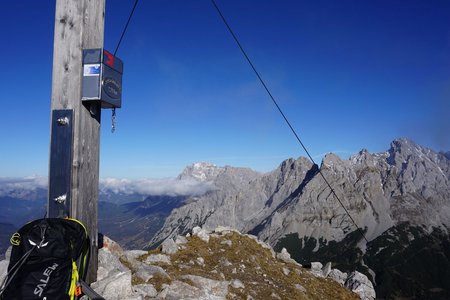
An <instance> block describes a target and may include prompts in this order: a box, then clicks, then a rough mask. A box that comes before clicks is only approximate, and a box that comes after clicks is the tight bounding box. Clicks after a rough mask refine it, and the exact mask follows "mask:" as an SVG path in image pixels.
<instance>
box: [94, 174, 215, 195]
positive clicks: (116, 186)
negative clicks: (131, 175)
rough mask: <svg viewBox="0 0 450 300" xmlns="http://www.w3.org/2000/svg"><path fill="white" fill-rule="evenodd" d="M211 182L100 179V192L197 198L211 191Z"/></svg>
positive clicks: (174, 179)
mask: <svg viewBox="0 0 450 300" xmlns="http://www.w3.org/2000/svg"><path fill="white" fill-rule="evenodd" d="M213 187H214V186H213V184H212V183H211V182H199V181H196V180H193V179H181V180H180V179H176V178H167V179H137V180H130V179H118V178H102V179H100V191H101V192H105V193H106V192H108V191H109V192H113V193H116V194H117V193H124V194H133V193H137V194H143V195H169V196H180V195H183V196H199V195H203V194H205V193H206V192H207V191H209V190H211V189H213Z"/></svg>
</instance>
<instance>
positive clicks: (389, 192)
mask: <svg viewBox="0 0 450 300" xmlns="http://www.w3.org/2000/svg"><path fill="white" fill-rule="evenodd" d="M202 169H205V170H207V171H206V172H204V173H202ZM191 174H192V175H191ZM182 176H192V177H194V178H197V179H198V180H205V181H206V180H209V181H211V182H212V183H213V186H214V188H213V189H212V190H211V191H209V192H207V193H206V194H204V195H202V196H199V197H196V198H195V199H193V201H189V203H186V204H185V205H183V206H181V207H178V208H175V209H174V210H173V211H172V212H171V214H170V215H169V216H168V217H167V218H166V220H165V223H164V225H163V227H162V228H161V229H160V230H159V231H158V232H157V234H156V235H155V236H154V237H153V239H152V240H151V242H150V243H149V245H148V247H149V248H151V247H154V246H155V245H158V244H160V243H161V242H162V241H164V240H165V239H167V238H171V237H174V236H175V235H177V234H185V233H187V232H189V231H190V230H192V228H194V227H195V226H202V227H204V228H207V229H213V228H215V227H217V226H219V225H222V226H230V227H232V228H235V229H237V230H239V231H241V232H249V233H252V234H254V235H257V236H258V238H260V239H261V240H263V241H265V242H267V243H269V244H270V245H272V246H273V247H275V249H276V250H281V249H282V248H286V249H288V251H289V252H290V253H292V255H293V257H294V258H295V259H297V260H298V261H299V262H300V263H307V261H311V260H323V261H335V262H336V263H337V264H338V267H339V268H342V269H343V270H344V271H351V269H352V268H353V269H355V268H356V269H358V270H360V271H361V272H363V273H365V274H367V275H368V276H369V277H370V278H371V280H372V281H373V282H374V283H375V285H376V289H377V295H378V296H380V297H381V298H392V297H411V298H421V297H422V298H429V299H448V298H450V290H449V288H448V287H449V286H450V271H449V270H450V239H449V227H450V184H449V183H450V160H449V158H448V153H436V152H434V151H432V150H430V149H427V148H425V147H422V146H419V145H417V144H415V143H414V142H413V141H411V140H407V139H398V140H395V141H393V142H392V143H391V147H390V148H389V150H388V151H386V152H383V153H375V154H371V153H369V152H368V151H367V150H362V151H360V152H359V153H358V154H356V155H354V156H352V157H351V158H350V159H348V160H342V159H341V158H339V157H338V156H336V155H334V154H328V155H326V156H325V158H324V159H323V161H322V163H321V166H320V167H319V166H317V165H313V164H312V163H311V162H310V161H309V160H307V159H306V158H303V157H300V158H299V159H288V160H286V161H284V162H283V163H282V164H281V165H280V166H279V167H278V168H277V169H276V170H274V171H272V172H270V173H266V174H260V173H256V172H254V171H252V170H249V169H241V168H233V167H216V168H215V167H214V166H211V165H209V164H203V165H202V164H197V165H194V166H192V167H191V169H188V170H186V171H185V172H184V173H183V175H182ZM324 178H326V180H327V181H328V182H329V183H330V185H331V187H332V188H333V190H334V192H335V193H336V195H337V196H338V198H339V201H340V202H341V203H342V205H341V204H340V203H339V201H338V199H336V197H335V196H334V195H333V193H332V192H331V190H330V188H329V187H328V185H327V184H326V183H325V180H324ZM344 207H345V209H344ZM346 211H347V212H348V214H347V212H346ZM350 216H351V218H350ZM352 219H353V220H354V222H355V223H356V225H357V226H358V227H356V226H355V224H354V223H353V221H352ZM358 228H359V229H358ZM361 232H363V233H364V236H363V235H362V234H361ZM417 252H420V254H417ZM412 261H414V262H415V263H416V266H418V268H420V271H417V270H416V271H411V270H410V269H409V268H408V267H407V266H409V264H408V263H407V262H409V263H410V262H412ZM422 277H426V278H429V279H430V278H432V279H430V280H428V281H427V282H424V281H423V280H421V278H422ZM411 286H414V289H411Z"/></svg>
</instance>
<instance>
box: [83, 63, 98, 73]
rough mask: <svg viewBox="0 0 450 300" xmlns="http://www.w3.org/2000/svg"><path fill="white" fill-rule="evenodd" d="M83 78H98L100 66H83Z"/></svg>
mask: <svg viewBox="0 0 450 300" xmlns="http://www.w3.org/2000/svg"><path fill="white" fill-rule="evenodd" d="M83 76H100V64H91V65H84V70H83Z"/></svg>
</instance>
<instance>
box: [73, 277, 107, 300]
mask: <svg viewBox="0 0 450 300" xmlns="http://www.w3.org/2000/svg"><path fill="white" fill-rule="evenodd" d="M78 282H79V283H80V285H81V290H82V291H83V293H84V294H85V295H86V296H88V297H89V299H91V300H105V298H103V297H102V296H100V295H99V294H97V292H96V291H94V290H93V289H92V288H91V287H90V286H89V284H87V283H86V282H84V281H83V280H81V279H79V280H78Z"/></svg>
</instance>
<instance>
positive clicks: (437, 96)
mask: <svg viewBox="0 0 450 300" xmlns="http://www.w3.org/2000/svg"><path fill="white" fill-rule="evenodd" d="M216 1H217V4H218V6H219V7H220V8H221V10H222V13H223V14H224V15H225V17H226V18H227V20H228V22H229V24H230V25H231V27H232V28H233V30H234V31H235V33H236V35H237V36H238V38H239V39H240V41H241V43H242V45H243V47H244V48H245V50H246V51H247V53H248V55H249V56H250V58H251V59H252V61H253V63H254V65H255V66H256V68H257V70H258V71H259V72H260V74H261V76H262V77H263V79H264V80H265V81H266V83H267V85H268V87H269V88H270V90H271V92H272V94H273V95H274V97H275V98H276V99H277V101H278V103H279V105H280V106H281V108H282V109H283V110H284V112H285V114H286V116H287V118H288V119H289V120H290V122H291V123H292V126H293V127H294V128H295V129H296V130H297V132H298V134H299V136H300V138H301V139H302V141H303V142H304V144H305V145H306V147H307V148H308V150H309V151H310V153H311V155H312V156H313V157H314V158H315V159H316V160H317V162H318V163H320V160H321V158H322V157H323V154H324V153H327V152H334V153H337V154H338V155H340V156H341V157H342V158H344V159H346V158H348V157H349V155H351V154H354V153H356V152H358V151H359V150H361V149H362V148H367V149H368V150H369V151H370V152H381V151H385V150H387V149H388V148H389V145H390V142H391V141H392V140H393V139H395V138H399V137H407V138H410V139H412V140H414V141H415V142H417V143H419V144H421V145H423V146H426V147H429V148H431V149H434V150H436V151H440V150H444V151H449V150H450V1H447V0H442V1H439V0H430V1H415V0H379V1H356V0H354V1H351V0H343V1H335V0H317V1H309V0H308V1H306V0H299V1H294V0H276V1H275V0H272V1H266V0H258V1H256V0H252V1H250V0H226V1H225V0H216ZM133 4H134V0H107V1H106V14H105V48H106V49H108V50H110V51H114V49H115V47H116V44H117V42H118V39H119V37H120V34H121V32H122V29H123V27H124V25H125V23H126V20H127V18H128V15H129V13H130V11H131V8H132V6H133ZM0 7H1V8H0V32H1V47H0V54H1V56H0V57H1V64H0V66H1V72H0V87H1V93H0V103H1V109H0V177H24V176H31V175H42V176H46V175H47V174H48V160H49V159H48V158H49V140H50V97H51V76H52V60H53V53H52V52H53V29H54V12H55V1H50V0H45V1H35V0H16V1H2V3H1V5H0ZM117 55H118V57H120V58H121V59H122V60H123V61H124V64H125V69H124V76H123V102H122V108H121V109H119V110H117V129H116V132H115V133H114V134H113V133H111V111H110V110H103V112H102V132H101V158H100V169H101V171H100V172H101V174H100V176H101V177H117V178H131V179H133V178H162V177H174V176H176V175H177V174H178V173H180V172H181V171H182V169H183V168H184V167H185V166H186V165H189V164H191V163H194V162H200V161H207V162H211V163H214V164H217V165H232V166H241V167H250V168H252V169H255V170H258V171H270V170H272V169H275V168H276V167H277V166H278V165H279V163H281V161H282V160H284V159H287V158H289V157H294V158H297V157H299V156H306V154H305V153H304V151H303V150H302V149H301V148H300V146H299V144H298V143H297V141H296V140H295V138H294V136H293V135H292V133H291V132H290V130H289V128H288V127H287V126H286V124H285V123H284V121H283V119H282V117H281V116H280V114H279V113H278V111H277V110H276V108H275V107H274V105H273V103H272V102H271V100H270V98H269V97H268V95H267V94H266V92H265V91H264V89H263V88H262V86H261V84H260V83H259V82H258V80H257V78H256V76H255V74H254V73H253V71H252V70H251V68H250V67H249V66H248V64H247V62H246V61H245V59H244V57H243V56H242V54H241V53H240V50H239V49H238V47H237V46H236V44H235V42H234V41H233V39H232V37H231V35H230V34H229V32H228V31H227V29H226V27H225V26H224V24H223V23H222V21H221V19H220V17H219V16H218V14H217V12H216V11H215V9H214V7H213V5H212V4H211V2H210V1H208V0H141V1H140V2H139V4H138V5H137V8H136V11H135V14H134V16H133V19H132V20H131V23H130V25H129V28H128V31H127V33H126V35H125V37H124V40H123V42H122V45H121V47H120V49H119V51H118V54H117Z"/></svg>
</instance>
